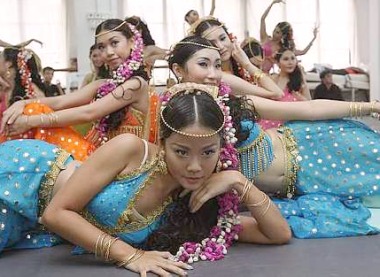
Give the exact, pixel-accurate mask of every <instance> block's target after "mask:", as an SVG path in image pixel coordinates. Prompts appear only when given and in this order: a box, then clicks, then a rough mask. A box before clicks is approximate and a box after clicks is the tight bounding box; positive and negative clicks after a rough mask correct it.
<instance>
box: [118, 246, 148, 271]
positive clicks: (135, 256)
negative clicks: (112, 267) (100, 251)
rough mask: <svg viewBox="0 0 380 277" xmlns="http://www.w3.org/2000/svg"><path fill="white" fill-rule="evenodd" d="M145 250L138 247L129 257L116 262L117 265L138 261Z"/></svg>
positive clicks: (122, 265) (123, 265) (121, 265)
mask: <svg viewBox="0 0 380 277" xmlns="http://www.w3.org/2000/svg"><path fill="white" fill-rule="evenodd" d="M144 253H145V251H144V250H141V249H136V250H135V252H134V253H133V254H132V255H130V256H129V257H128V258H126V259H123V260H121V261H120V262H117V263H116V266H118V267H126V266H127V265H129V264H131V263H133V262H135V261H137V260H138V259H140V258H141V257H142V255H144Z"/></svg>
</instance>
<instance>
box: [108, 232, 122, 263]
mask: <svg viewBox="0 0 380 277" xmlns="http://www.w3.org/2000/svg"><path fill="white" fill-rule="evenodd" d="M118 239H119V238H118V237H116V238H112V239H110V240H109V241H108V246H107V249H106V253H105V255H104V259H105V260H106V261H107V262H108V261H111V259H110V255H111V246H112V245H113V244H114V243H115V242H116V241H117V240H118Z"/></svg>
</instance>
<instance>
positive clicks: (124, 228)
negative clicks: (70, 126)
mask: <svg viewBox="0 0 380 277" xmlns="http://www.w3.org/2000/svg"><path fill="white" fill-rule="evenodd" d="M149 169H151V172H149V175H148V176H147V178H146V179H145V180H144V182H143V183H142V184H141V186H140V187H139V188H138V190H137V192H136V193H135V195H134V196H133V197H132V199H131V200H130V201H129V203H128V206H127V207H126V209H125V210H124V211H123V212H122V213H121V215H120V217H119V219H118V221H117V224H116V226H114V227H110V226H105V225H103V224H101V223H99V222H98V221H97V220H96V219H95V217H94V216H93V215H92V214H91V213H90V212H89V211H88V210H83V211H82V212H81V215H82V216H83V217H84V218H86V219H87V220H88V221H89V222H90V223H92V224H93V225H94V226H96V227H97V228H99V229H100V230H102V231H104V232H106V233H107V234H109V235H117V234H120V233H131V232H135V231H138V230H141V229H143V228H145V227H147V226H149V225H150V224H151V223H152V222H153V221H154V220H155V219H156V218H157V217H158V216H160V215H161V214H162V212H163V211H164V210H165V208H166V207H167V206H168V205H169V204H170V203H172V198H171V197H168V199H166V200H165V201H164V203H162V205H161V206H160V207H158V208H157V209H155V210H154V211H153V212H151V213H150V214H149V215H147V216H146V217H145V220H141V221H136V220H135V219H134V216H133V214H134V212H133V209H134V207H135V203H136V202H137V201H138V199H139V198H140V195H141V193H142V191H143V190H144V189H145V188H146V187H148V186H149V185H151V184H152V182H153V180H154V179H155V177H156V175H157V174H166V172H167V168H166V163H165V162H164V161H163V157H162V156H161V155H157V156H156V158H155V159H153V160H152V161H151V162H148V163H146V165H144V166H142V167H141V168H138V169H136V170H134V171H132V172H131V173H128V174H124V175H121V176H118V177H117V179H118V180H121V179H126V178H130V177H132V176H136V175H138V174H141V173H142V172H144V171H147V170H149Z"/></svg>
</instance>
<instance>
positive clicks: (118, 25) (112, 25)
mask: <svg viewBox="0 0 380 277" xmlns="http://www.w3.org/2000/svg"><path fill="white" fill-rule="evenodd" d="M123 22H125V21H123V20H121V19H107V20H105V21H103V22H102V23H100V24H99V25H98V26H97V27H96V30H95V36H96V35H98V34H100V33H101V32H102V31H111V30H112V31H115V32H120V33H122V34H123V35H124V36H125V37H126V38H127V39H130V38H132V37H133V32H132V30H131V29H130V28H129V26H128V24H122V23H123ZM133 76H139V77H141V78H143V79H144V80H146V81H148V80H149V78H148V75H147V73H146V71H145V69H144V65H143V64H141V66H140V67H139V68H138V69H137V70H133V74H132V76H131V77H133ZM126 112H127V108H126V107H123V108H121V109H120V110H118V111H115V112H113V113H111V114H110V115H109V117H108V118H107V122H106V123H107V126H108V130H115V129H117V128H118V127H119V126H120V125H121V123H122V122H123V120H124V118H125V114H126Z"/></svg>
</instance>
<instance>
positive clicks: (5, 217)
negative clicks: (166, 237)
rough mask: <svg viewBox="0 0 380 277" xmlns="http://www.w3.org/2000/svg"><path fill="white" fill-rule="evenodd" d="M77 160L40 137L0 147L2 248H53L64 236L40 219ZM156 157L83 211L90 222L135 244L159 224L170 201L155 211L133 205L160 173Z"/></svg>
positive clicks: (115, 182)
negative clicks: (59, 179) (57, 185)
mask: <svg viewBox="0 0 380 277" xmlns="http://www.w3.org/2000/svg"><path fill="white" fill-rule="evenodd" d="M72 160H73V158H72V157H71V156H70V155H69V154H68V153H67V152H65V151H64V150H61V149H59V148H57V147H56V146H54V145H51V144H48V143H46V142H44V141H39V140H13V141H8V142H5V143H3V144H1V145H0V252H1V251H2V250H3V249H10V248H12V249H15V248H40V247H47V246H53V245H55V244H57V243H60V242H61V241H62V239H60V238H59V237H58V236H56V235H54V234H52V233H49V232H47V231H46V230H44V228H43V226H42V225H40V224H38V218H39V216H41V214H42V212H43V210H44V209H45V208H46V206H47V204H48V202H49V201H50V199H51V193H52V189H53V185H54V183H55V180H56V178H57V176H58V174H59V172H60V171H61V170H62V169H63V168H64V166H65V165H66V164H68V163H69V162H70V161H72ZM157 163H158V159H157V158H156V159H153V160H151V161H148V162H146V163H145V164H144V165H143V166H142V167H141V168H140V169H138V170H135V171H133V172H131V173H130V174H128V175H124V176H118V177H117V178H116V179H115V180H114V181H113V182H111V183H110V184H109V185H108V186H106V187H105V188H104V189H103V190H102V191H101V192H100V193H98V194H97V195H96V196H95V197H94V198H93V199H92V200H91V202H90V203H89V204H88V205H87V206H86V208H85V210H84V211H82V215H83V216H84V217H85V218H86V219H88V220H89V221H90V222H91V223H93V224H94V225H96V226H97V227H99V228H100V229H102V230H103V231H106V232H108V233H109V234H111V235H115V236H117V237H119V238H120V239H123V240H124V241H126V242H127V243H130V244H132V245H136V246H137V245H139V244H141V243H142V242H143V241H144V240H145V239H146V237H147V236H148V235H149V234H150V233H151V232H152V231H153V230H155V229H156V228H157V226H158V224H159V222H160V219H161V215H162V213H163V211H164V210H165V208H166V206H167V205H168V204H169V203H170V202H171V199H168V200H167V201H166V202H165V203H164V204H163V205H162V207H160V208H159V209H157V210H156V211H155V212H153V213H152V214H151V215H149V216H146V217H143V216H141V215H140V214H138V213H137V211H136V210H135V209H134V202H135V200H136V198H138V197H139V193H140V192H141V191H142V190H143V189H144V188H145V187H147V186H148V185H149V184H150V179H151V178H154V175H155V173H156V172H157V168H159V167H158V166H157Z"/></svg>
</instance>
